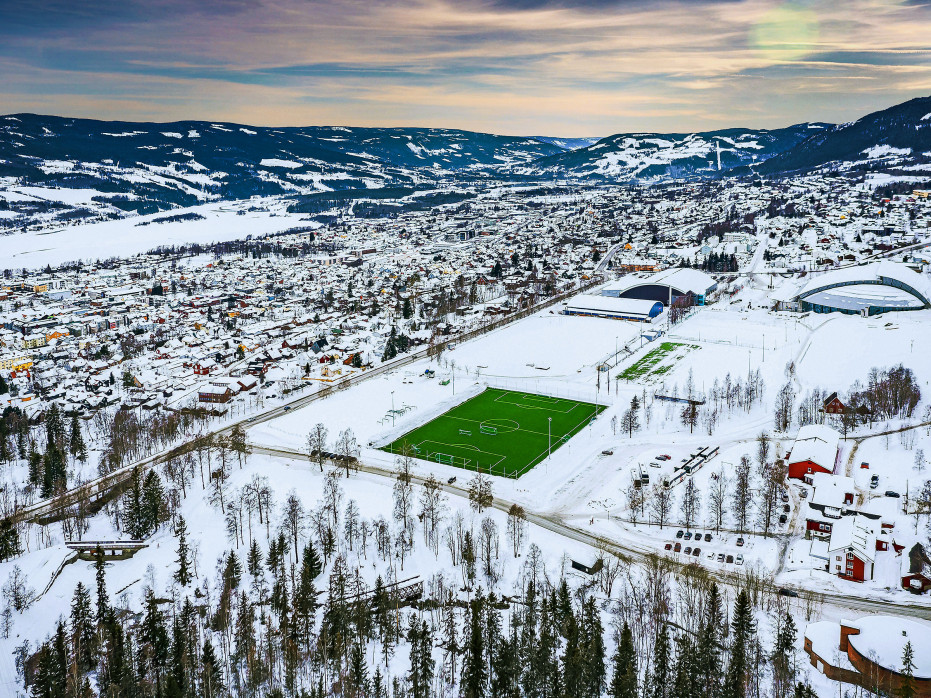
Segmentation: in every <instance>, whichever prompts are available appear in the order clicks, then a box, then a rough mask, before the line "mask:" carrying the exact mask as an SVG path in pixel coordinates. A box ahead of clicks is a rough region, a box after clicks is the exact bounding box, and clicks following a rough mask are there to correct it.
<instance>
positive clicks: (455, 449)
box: [382, 388, 605, 478]
mask: <svg viewBox="0 0 931 698" xmlns="http://www.w3.org/2000/svg"><path fill="white" fill-rule="evenodd" d="M604 409H605V408H604V406H603V405H597V406H596V405H593V404H591V403H588V402H578V401H576V400H565V399H563V398H557V397H548V396H546V395H533V394H531V393H522V392H515V391H511V390H500V389H497V388H488V389H486V390H485V391H484V392H482V393H480V394H478V395H476V396H475V397H473V398H471V399H469V400H466V401H465V402H463V403H461V404H459V405H456V406H455V407H453V408H452V409H451V410H449V411H448V412H444V413H443V414H441V415H440V416H439V417H437V418H436V419H433V420H431V421H429V422H427V423H426V424H424V425H422V426H419V427H417V428H416V429H413V430H411V431H409V432H407V433H406V434H404V436H402V437H401V438H399V439H397V440H395V441H393V442H391V443H390V444H388V445H387V446H384V447H383V448H382V450H383V451H388V452H389V453H398V454H399V453H403V452H404V449H405V447H406V448H408V449H409V451H410V454H411V455H412V456H413V457H415V458H421V459H423V460H429V461H433V462H435V463H444V464H446V465H454V466H456V467H459V468H466V469H467V470H476V469H479V468H481V470H482V472H486V473H491V474H492V475H502V476H504V477H512V478H516V477H520V476H521V475H523V474H524V473H525V472H527V471H528V470H530V469H531V468H532V467H533V466H535V465H536V464H537V463H539V462H540V461H542V460H544V459H545V458H546V456H547V453H549V452H550V450H552V451H556V449H558V448H559V447H560V446H561V445H563V444H564V443H566V442H567V441H568V440H569V439H570V438H571V437H572V436H574V435H575V434H576V433H578V432H579V431H581V430H582V429H583V428H584V427H585V426H586V425H588V424H589V422H591V420H592V419H594V418H595V417H596V416H597V415H598V413H600V412H601V411H602V410H604ZM550 420H552V421H550ZM547 429H549V432H547Z"/></svg>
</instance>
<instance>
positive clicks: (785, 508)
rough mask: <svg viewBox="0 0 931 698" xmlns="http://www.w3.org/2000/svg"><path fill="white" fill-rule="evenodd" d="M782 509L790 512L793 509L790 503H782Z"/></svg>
mask: <svg viewBox="0 0 931 698" xmlns="http://www.w3.org/2000/svg"><path fill="white" fill-rule="evenodd" d="M782 511H783V512H784V513H786V514H788V513H789V512H790V511H792V507H790V506H789V505H788V504H783V505H782Z"/></svg>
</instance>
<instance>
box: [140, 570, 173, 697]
mask: <svg viewBox="0 0 931 698" xmlns="http://www.w3.org/2000/svg"><path fill="white" fill-rule="evenodd" d="M139 643H140V647H139V652H140V658H141V660H142V666H141V667H140V670H141V671H140V673H141V674H142V675H143V676H144V677H145V678H146V679H147V680H148V681H150V682H152V683H153V684H154V685H155V686H156V691H155V693H156V695H158V694H159V693H161V690H162V681H163V679H164V674H165V670H166V668H167V666H168V650H169V638H168V629H167V628H166V627H165V616H164V614H163V613H162V611H161V609H160V608H159V607H158V601H157V600H156V598H155V594H154V593H153V592H152V590H151V589H146V593H145V610H144V613H143V617H142V623H141V625H140V630H139Z"/></svg>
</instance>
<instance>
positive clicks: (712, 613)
mask: <svg viewBox="0 0 931 698" xmlns="http://www.w3.org/2000/svg"><path fill="white" fill-rule="evenodd" d="M723 623H724V620H723V609H722V608H721V595H720V593H719V591H718V585H717V584H712V585H711V589H710V590H709V592H708V601H707V604H706V611H705V617H704V618H703V619H702V622H701V625H700V626H699V628H698V638H697V640H696V642H695V652H696V654H695V673H696V675H697V676H698V682H699V689H698V691H699V695H700V696H701V697H702V698H717V696H718V695H719V693H720V690H721V680H722V668H721V627H722V624H723Z"/></svg>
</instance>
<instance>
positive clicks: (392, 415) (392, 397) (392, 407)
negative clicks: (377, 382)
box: [391, 390, 394, 429]
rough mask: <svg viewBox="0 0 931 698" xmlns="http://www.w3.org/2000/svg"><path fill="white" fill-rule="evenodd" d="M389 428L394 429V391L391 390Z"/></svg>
mask: <svg viewBox="0 0 931 698" xmlns="http://www.w3.org/2000/svg"><path fill="white" fill-rule="evenodd" d="M391 428H392V429H394V391H393V390H392V391H391Z"/></svg>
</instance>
